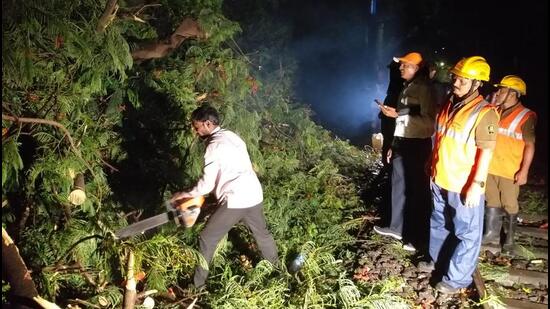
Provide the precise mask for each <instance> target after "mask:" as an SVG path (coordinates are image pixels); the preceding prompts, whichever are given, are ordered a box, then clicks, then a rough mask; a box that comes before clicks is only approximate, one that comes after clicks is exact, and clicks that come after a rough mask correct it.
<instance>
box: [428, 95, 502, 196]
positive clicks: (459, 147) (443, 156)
mask: <svg viewBox="0 0 550 309" xmlns="http://www.w3.org/2000/svg"><path fill="white" fill-rule="evenodd" d="M451 104H452V103H451V102H448V103H447V105H446V106H445V107H444V108H443V109H442V110H441V112H440V114H439V115H438V117H437V127H436V128H437V133H436V139H435V144H434V151H433V154H432V177H433V180H434V182H435V183H436V184H437V185H438V186H440V187H441V188H443V189H446V190H448V191H451V192H457V193H462V191H463V190H464V188H465V186H466V184H467V182H468V179H469V177H470V175H471V173H472V169H473V168H475V159H476V153H477V147H476V141H475V132H476V128H477V125H478V123H479V122H480V121H481V119H483V117H484V116H485V114H486V113H488V112H489V111H491V110H495V107H494V106H493V105H491V104H489V103H488V102H487V101H485V100H483V96H481V95H478V96H477V97H476V98H474V99H473V100H471V101H470V102H467V103H465V104H464V105H463V106H462V107H459V108H457V109H455V110H452V106H451ZM495 112H496V111H495ZM495 125H496V124H495Z"/></svg>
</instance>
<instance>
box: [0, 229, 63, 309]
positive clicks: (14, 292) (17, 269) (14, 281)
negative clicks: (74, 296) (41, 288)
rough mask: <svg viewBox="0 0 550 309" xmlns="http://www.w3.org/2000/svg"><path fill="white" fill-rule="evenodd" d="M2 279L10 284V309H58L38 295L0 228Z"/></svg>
mask: <svg viewBox="0 0 550 309" xmlns="http://www.w3.org/2000/svg"><path fill="white" fill-rule="evenodd" d="M2 277H3V278H5V279H6V281H7V282H8V283H9V284H10V296H11V301H12V303H11V308H59V307H58V306H57V305H56V304H54V303H51V302H49V301H47V300H45V299H43V298H41V297H40V296H39V295H38V291H37V290H36V286H35V285H34V282H33V281H32V278H31V273H30V272H29V270H28V269H27V266H26V265H25V262H24V261H23V259H22V258H21V256H20V255H19V249H17V246H16V245H15V243H14V242H13V240H12V239H11V237H10V235H8V232H6V230H5V229H4V228H2Z"/></svg>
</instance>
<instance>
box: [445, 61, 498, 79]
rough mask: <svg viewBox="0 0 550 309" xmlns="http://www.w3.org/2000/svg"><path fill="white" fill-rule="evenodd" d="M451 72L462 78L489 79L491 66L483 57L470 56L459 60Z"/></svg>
mask: <svg viewBox="0 0 550 309" xmlns="http://www.w3.org/2000/svg"><path fill="white" fill-rule="evenodd" d="M451 73H453V74H454V75H457V76H460V77H464V78H469V79H477V80H482V81H489V75H490V74H491V67H490V66H489V64H488V63H487V61H486V60H485V58H483V57H481V56H472V57H468V58H463V59H462V60H460V61H459V62H458V63H457V64H456V65H455V66H454V68H453V69H452V70H451Z"/></svg>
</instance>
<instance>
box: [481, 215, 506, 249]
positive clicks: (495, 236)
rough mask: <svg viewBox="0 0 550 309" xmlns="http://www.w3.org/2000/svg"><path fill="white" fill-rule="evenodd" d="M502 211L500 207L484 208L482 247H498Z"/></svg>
mask: <svg viewBox="0 0 550 309" xmlns="http://www.w3.org/2000/svg"><path fill="white" fill-rule="evenodd" d="M503 217H504V211H503V210H502V208H500V207H485V227H484V230H485V233H483V240H482V241H481V244H483V245H489V244H491V245H500V229H501V228H502V218H503Z"/></svg>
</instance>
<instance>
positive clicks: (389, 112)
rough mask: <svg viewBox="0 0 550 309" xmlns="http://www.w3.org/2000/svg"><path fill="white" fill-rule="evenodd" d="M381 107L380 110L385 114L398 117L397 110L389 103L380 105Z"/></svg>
mask: <svg viewBox="0 0 550 309" xmlns="http://www.w3.org/2000/svg"><path fill="white" fill-rule="evenodd" d="M378 107H380V111H381V112H382V114H384V116H386V117H390V118H397V116H398V115H397V111H396V110H395V108H393V107H389V106H387V105H378Z"/></svg>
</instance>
